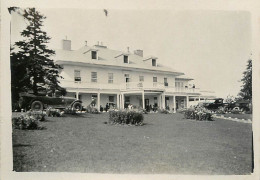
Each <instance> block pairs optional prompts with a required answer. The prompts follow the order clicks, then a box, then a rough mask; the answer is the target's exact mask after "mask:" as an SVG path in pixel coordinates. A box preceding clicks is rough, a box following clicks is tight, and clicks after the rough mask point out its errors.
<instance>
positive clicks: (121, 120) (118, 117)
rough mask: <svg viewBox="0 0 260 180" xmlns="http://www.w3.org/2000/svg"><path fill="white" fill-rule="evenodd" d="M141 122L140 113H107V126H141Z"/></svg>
mask: <svg viewBox="0 0 260 180" xmlns="http://www.w3.org/2000/svg"><path fill="white" fill-rule="evenodd" d="M143 120H144V116H143V112H141V111H133V110H132V111H127V110H123V111H114V110H112V111H109V121H108V123H109V124H128V125H143Z"/></svg>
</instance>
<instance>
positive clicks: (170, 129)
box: [13, 113, 252, 174]
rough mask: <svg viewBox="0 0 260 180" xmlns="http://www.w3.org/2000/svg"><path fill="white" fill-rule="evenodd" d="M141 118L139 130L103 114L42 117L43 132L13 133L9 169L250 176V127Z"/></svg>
mask: <svg viewBox="0 0 260 180" xmlns="http://www.w3.org/2000/svg"><path fill="white" fill-rule="evenodd" d="M144 117H145V123H146V124H145V125H144V126H112V125H108V124H104V123H103V122H105V121H107V119H108V113H104V114H84V115H77V116H72V115H70V116H66V117H61V118H58V117H54V118H48V119H47V121H46V122H43V123H42V125H43V126H45V127H46V128H47V129H46V130H29V131H25V130H14V131H13V153H14V170H15V171H44V172H55V171H58V172H87V173H94V172H95V173H171V174H250V172H251V170H252V132H251V130H252V127H251V124H246V123H239V122H233V121H227V120H222V119H216V120H215V121H208V122H206V121H193V120H187V119H183V114H178V113H177V114H147V115H144Z"/></svg>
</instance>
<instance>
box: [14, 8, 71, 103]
mask: <svg viewBox="0 0 260 180" xmlns="http://www.w3.org/2000/svg"><path fill="white" fill-rule="evenodd" d="M9 11H10V10H9ZM12 11H16V9H14V10H13V9H11V12H12ZM20 14H21V15H22V16H23V18H24V20H25V22H26V24H27V27H26V28H25V29H24V30H23V31H22V32H21V36H22V37H23V40H21V41H18V42H15V45H14V47H15V48H18V49H17V50H15V49H12V52H11V73H12V94H13V93H14V95H13V97H14V98H15V99H16V97H17V93H19V92H23V91H28V90H31V91H33V93H34V94H35V95H37V94H38V93H39V91H40V89H42V88H43V87H45V88H46V89H49V90H51V91H53V92H55V90H61V91H62V92H63V95H65V93H66V91H64V88H61V87H60V86H59V81H58V78H59V77H60V76H59V70H60V69H62V67H61V66H60V65H57V64H55V63H54V61H53V60H52V59H51V56H53V55H54V54H55V51H53V50H51V49H48V47H47V44H48V43H49V40H50V39H51V38H50V37H49V36H47V33H46V32H45V31H43V30H42V27H43V20H44V19H46V17H45V16H44V15H42V14H41V13H40V12H38V11H36V10H35V8H28V9H24V10H23V11H22V12H21V11H20Z"/></svg>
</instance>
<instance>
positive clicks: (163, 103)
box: [162, 92, 165, 109]
mask: <svg viewBox="0 0 260 180" xmlns="http://www.w3.org/2000/svg"><path fill="white" fill-rule="evenodd" d="M162 108H163V109H165V93H164V92H163V94H162Z"/></svg>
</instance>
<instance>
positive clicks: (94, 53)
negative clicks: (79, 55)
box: [91, 51, 97, 59]
mask: <svg viewBox="0 0 260 180" xmlns="http://www.w3.org/2000/svg"><path fill="white" fill-rule="evenodd" d="M91 58H92V59H97V51H91Z"/></svg>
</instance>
